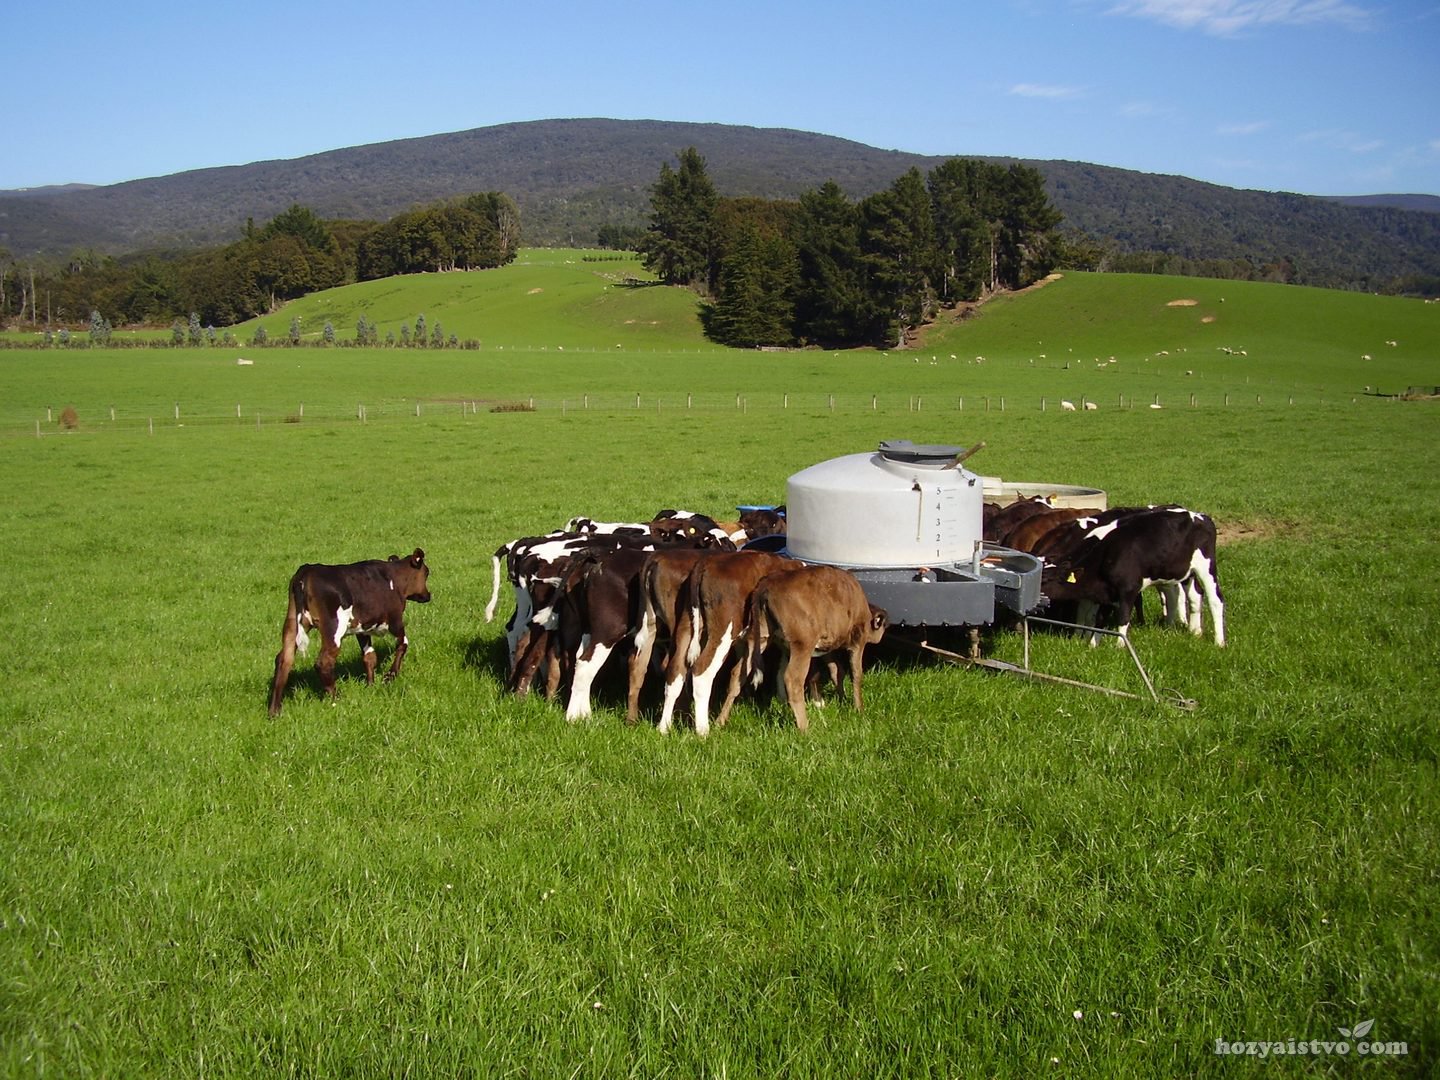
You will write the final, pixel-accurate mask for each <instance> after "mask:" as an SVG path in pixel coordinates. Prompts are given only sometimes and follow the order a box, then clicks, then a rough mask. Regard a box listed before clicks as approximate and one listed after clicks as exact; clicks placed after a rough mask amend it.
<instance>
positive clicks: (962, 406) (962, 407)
mask: <svg viewBox="0 0 1440 1080" xmlns="http://www.w3.org/2000/svg"><path fill="white" fill-rule="evenodd" d="M955 408H956V409H957V410H958V411H960V412H964V411H965V395H964V394H961V395H960V400H959V401H958V402H957V403H956V405H955Z"/></svg>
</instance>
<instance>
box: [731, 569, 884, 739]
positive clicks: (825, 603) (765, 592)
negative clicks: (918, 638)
mask: <svg viewBox="0 0 1440 1080" xmlns="http://www.w3.org/2000/svg"><path fill="white" fill-rule="evenodd" d="M888 625H889V618H888V616H887V615H886V613H885V611H884V610H883V609H881V608H877V607H875V606H874V605H873V604H871V603H869V602H868V601H867V600H866V599H865V591H864V590H863V589H862V588H861V587H860V583H859V582H858V581H856V580H855V575H854V574H851V573H850V572H849V571H847V570H841V569H839V568H838V567H834V566H799V567H795V568H794V569H790V570H782V571H779V572H777V573H773V574H769V575H767V576H766V577H765V578H763V579H762V580H761V581H760V583H759V584H758V585H756V586H755V591H754V593H752V594H751V597H750V624H749V626H748V627H747V628H746V630H745V638H746V644H747V645H748V649H749V652H748V656H749V659H748V662H747V664H746V667H747V668H748V669H750V670H753V671H760V670H762V666H761V665H762V660H763V657H762V653H763V652H764V650H765V648H766V647H767V646H768V645H775V646H777V647H778V648H779V649H780V650H781V658H780V666H779V669H778V671H777V672H776V676H775V682H776V692H777V693H779V692H781V690H782V689H783V692H784V694H785V697H786V699H787V700H788V701H789V702H790V711H791V712H793V713H794V714H795V726H796V727H798V728H799V729H800V730H801V731H805V730H806V729H807V728H808V726H809V720H808V719H807V717H806V715H805V689H806V681H807V676H808V675H809V672H810V661H811V659H812V658H820V657H833V658H834V659H835V660H838V659H839V658H840V657H841V656H843V657H845V658H846V659H848V662H849V669H850V691H851V695H852V697H853V699H854V702H855V711H856V712H859V711H860V710H861V695H860V682H861V675H862V656H863V654H864V652H865V646H866V645H873V644H876V643H877V642H879V641H880V639H881V638H882V637H884V636H885V630H886V627H887V626H888ZM832 670H833V671H834V674H835V683H836V690H837V691H838V690H840V689H841V688H842V687H843V684H844V681H845V680H844V672H843V670H842V669H841V668H840V667H839V666H838V664H836V665H835V666H834V667H833V669H832Z"/></svg>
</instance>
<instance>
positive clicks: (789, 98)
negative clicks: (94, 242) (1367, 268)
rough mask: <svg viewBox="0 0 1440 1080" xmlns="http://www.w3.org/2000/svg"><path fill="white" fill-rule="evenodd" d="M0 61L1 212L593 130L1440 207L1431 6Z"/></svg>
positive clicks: (13, 27)
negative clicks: (607, 121) (417, 147)
mask: <svg viewBox="0 0 1440 1080" xmlns="http://www.w3.org/2000/svg"><path fill="white" fill-rule="evenodd" d="M0 57H3V61H4V62H3V70H4V71H5V84H6V88H7V98H8V108H7V110H6V117H5V122H4V126H3V142H0V189H4V188H16V187H33V186H39V185H43V184H58V183H68V182H84V183H96V184H108V183H117V182H119V181H122V180H129V179H135V178H139V177H148V176H161V175H165V174H168V173H174V172H182V171H185V170H188V169H196V168H205V167H209V166H214V165H240V164H245V163H248V162H252V161H260V160H267V159H273V158H293V157H301V156H304V155H306V154H312V153H318V152H320V151H324V150H331V149H336V148H339V147H346V146H356V145H361V144H365V143H375V142H387V141H389V140H392V139H402V138H410V137H414V136H419V135H430V134H435V133H437V132H446V131H460V130H464V129H467V128H474V127H486V126H489V125H492V124H502V123H509V122H512V121H520V120H542V119H548V118H554V117H582V116H604V117H616V118H623V119H660V120H688V121H699V122H713V123H725V124H746V125H753V126H757V127H782V128H795V129H799V130H803V131H815V132H821V133H823V134H827V135H837V136H840V137H842V138H847V139H854V140H856V141H858V142H863V143H868V144H870V145H872V146H878V147H882V148H886V149H897V150H907V151H914V152H917V153H923V154H946V155H956V156H963V155H967V154H977V155H982V154H983V155H1003V156H1015V157H1022V158H1039V159H1045V158H1063V159H1069V160H1077V161H1089V162H1095V163H1098V164H1102V165H1114V166H1118V167H1121V168H1126V169H1137V170H1140V171H1142V172H1151V173H1172V174H1179V175H1183V176H1189V177H1193V178H1195V179H1198V180H1205V181H1210V182H1212V183H1218V184H1224V185H1226V186H1229V187H1238V188H1259V189H1264V190H1279V191H1298V192H1303V193H1306V194H1326V195H1331V194H1334V195H1346V194H1364V193H1371V192H1419V193H1425V194H1440V0H991V2H989V3H985V4H973V3H968V2H965V0H949V2H943V0H935V2H930V0H923V2H907V0H895V2H893V3H890V4H884V3H878V2H875V0H871V2H869V3H858V2H850V0H832V2H830V3H824V4H822V3H819V2H812V0H801V2H786V0H771V2H769V3H757V2H752V0H731V2H729V3H725V4H717V3H707V4H697V3H688V2H678V0H672V2H668V3H665V2H650V0H618V2H617V0H611V2H593V3H580V2H570V0H547V2H544V3H536V2H530V3H524V2H518V3H517V2H515V0H509V2H506V3H462V2H459V0H411V2H409V3H404V4H395V3H378V2H372V0H347V2H346V3H343V4H342V3H337V2H334V0H316V2H307V0H291V2H289V3H284V2H276V0H251V2H249V3H247V4H244V5H233V6H232V5H229V4H220V5H210V4H197V3H195V2H194V0H184V2H183V3H181V2H169V0H136V2H132V3H127V4H123V5H115V4H112V3H109V2H106V3H103V4H102V3H100V2H98V0H79V2H75V0H51V2H49V3H43V4H42V3H26V4H14V5H9V10H8V11H7V12H6V15H5V18H4V37H3V42H0ZM680 149H683V147H676V150H677V152H678V151H679V150H680ZM702 152H703V148H702ZM657 170H658V163H657Z"/></svg>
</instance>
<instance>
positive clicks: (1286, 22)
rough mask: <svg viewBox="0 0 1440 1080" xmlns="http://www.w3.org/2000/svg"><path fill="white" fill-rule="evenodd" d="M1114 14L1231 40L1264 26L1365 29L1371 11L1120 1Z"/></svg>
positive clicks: (1317, 0)
mask: <svg viewBox="0 0 1440 1080" xmlns="http://www.w3.org/2000/svg"><path fill="white" fill-rule="evenodd" d="M1109 14H1111V15H1126V16H1131V17H1133V18H1138V19H1151V20H1153V21H1155V22H1161V23H1164V24H1166V25H1167V26H1175V27H1179V28H1180V29H1182V30H1202V31H1204V32H1205V33H1207V34H1214V35H1215V36H1217V37H1227V36H1229V35H1231V34H1238V33H1241V32H1243V31H1245V30H1250V29H1253V28H1256V27H1260V26H1274V25H1281V26H1302V25H1307V24H1314V23H1334V24H1339V25H1342V26H1352V27H1357V28H1358V27H1363V26H1365V25H1367V24H1368V23H1369V21H1370V17H1371V12H1370V10H1369V9H1368V8H1366V7H1363V6H1361V5H1359V4H1354V3H1350V2H1348V0H1120V2H1119V3H1116V4H1114V5H1113V6H1112V7H1111V8H1110V10H1109Z"/></svg>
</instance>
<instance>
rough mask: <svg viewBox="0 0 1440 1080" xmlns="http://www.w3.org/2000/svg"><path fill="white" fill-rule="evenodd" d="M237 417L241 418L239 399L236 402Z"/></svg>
mask: <svg viewBox="0 0 1440 1080" xmlns="http://www.w3.org/2000/svg"><path fill="white" fill-rule="evenodd" d="M235 419H236V420H239V419H240V403H239V402H238V401H237V402H236V403H235Z"/></svg>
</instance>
